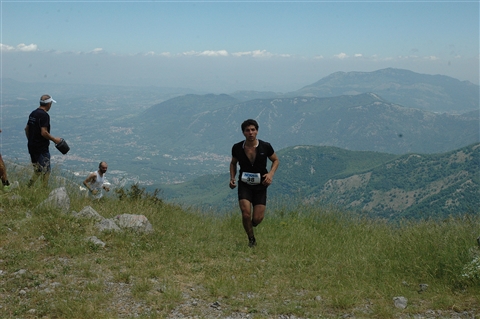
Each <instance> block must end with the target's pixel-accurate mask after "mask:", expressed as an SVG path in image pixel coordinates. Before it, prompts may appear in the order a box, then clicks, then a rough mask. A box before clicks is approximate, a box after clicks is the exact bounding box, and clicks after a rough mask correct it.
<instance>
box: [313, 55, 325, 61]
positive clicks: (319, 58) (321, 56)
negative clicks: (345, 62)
mask: <svg viewBox="0 0 480 319" xmlns="http://www.w3.org/2000/svg"><path fill="white" fill-rule="evenodd" d="M313 58H314V59H315V60H322V59H323V55H316V56H314V57H313Z"/></svg>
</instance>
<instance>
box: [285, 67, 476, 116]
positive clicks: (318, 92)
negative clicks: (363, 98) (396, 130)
mask: <svg viewBox="0 0 480 319" xmlns="http://www.w3.org/2000/svg"><path fill="white" fill-rule="evenodd" d="M479 88H480V87H479V86H478V85H475V84H473V83H471V82H468V81H460V80H457V79H454V78H451V77H448V76H445V75H428V74H420V73H415V72H412V71H409V70H403V69H394V68H387V69H381V70H377V71H373V72H335V73H333V74H330V75H329V76H326V77H324V78H322V79H321V80H319V81H317V82H315V83H313V84H311V85H307V86H305V87H303V88H301V89H299V90H297V91H294V92H290V93H287V94H285V95H286V96H290V97H292V96H314V97H332V96H339V95H355V94H362V93H375V94H378V95H379V96H381V97H382V98H383V99H385V100H387V101H389V102H392V103H396V104H400V105H403V106H406V107H412V108H417V109H421V110H425V111H431V112H447V113H457V114H459V113H464V112H468V111H472V110H478V108H479V92H480V90H479Z"/></svg>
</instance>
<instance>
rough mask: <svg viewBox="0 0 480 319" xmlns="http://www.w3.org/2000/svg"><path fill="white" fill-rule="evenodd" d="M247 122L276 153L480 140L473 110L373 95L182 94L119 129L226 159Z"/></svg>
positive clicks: (433, 148)
mask: <svg viewBox="0 0 480 319" xmlns="http://www.w3.org/2000/svg"><path fill="white" fill-rule="evenodd" d="M247 118H254V119H256V120H257V121H258V122H259V124H260V129H259V132H260V133H259V136H260V137H261V138H263V139H265V140H267V141H269V142H271V143H272V145H274V147H276V148H277V149H281V148H285V147H289V146H295V145H301V144H308V145H329V146H337V147H341V148H345V149H349V150H363V151H379V152H387V153H393V154H404V153H408V152H421V153H437V152H445V151H449V150H452V149H456V148H459V147H462V146H465V145H468V144H471V143H475V142H478V140H479V136H478V127H479V117H478V115H477V114H476V113H471V114H470V115H448V114H436V113H431V112H426V111H421V110H418V109H414V108H407V107H403V106H400V105H396V104H393V103H390V102H388V101H385V100H384V99H382V98H381V97H379V96H378V95H376V94H373V93H365V94H358V95H343V96H336V97H330V98H316V97H296V98H275V99H257V100H250V101H245V102H240V103H238V100H236V99H234V98H232V97H229V96H228V95H204V96H202V95H186V96H180V97H176V98H174V99H171V100H168V101H165V102H162V103H160V104H157V105H154V106H152V107H151V108H150V109H147V110H146V111H145V112H144V113H143V114H141V115H140V116H138V117H137V118H136V119H131V118H129V119H128V121H129V123H128V124H127V123H125V124H124V125H131V126H132V130H133V131H134V132H135V134H136V135H137V136H139V137H140V136H141V137H142V140H143V141H144V143H151V144H152V145H156V146H157V147H158V148H161V149H168V150H169V151H170V152H184V151H185V150H188V152H190V153H195V152H210V153H216V154H222V153H223V154H228V153H229V149H230V147H231V144H233V143H234V142H236V141H237V140H240V139H242V137H243V136H242V134H241V132H240V124H241V122H242V121H243V120H245V119H247ZM173 132H174V133H175V134H172V133H173ZM158 136H161V137H162V138H161V139H159V138H158ZM207 141H208V142H207Z"/></svg>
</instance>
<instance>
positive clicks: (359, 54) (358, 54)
mask: <svg viewBox="0 0 480 319" xmlns="http://www.w3.org/2000/svg"><path fill="white" fill-rule="evenodd" d="M353 56H354V57H356V58H361V57H363V54H361V53H356V54H354V55H353Z"/></svg>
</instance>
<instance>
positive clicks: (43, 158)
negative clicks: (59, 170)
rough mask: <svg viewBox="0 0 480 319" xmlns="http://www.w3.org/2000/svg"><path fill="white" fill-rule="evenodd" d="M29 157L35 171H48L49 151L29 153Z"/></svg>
mask: <svg viewBox="0 0 480 319" xmlns="http://www.w3.org/2000/svg"><path fill="white" fill-rule="evenodd" d="M30 159H31V161H32V164H33V166H34V168H35V172H38V173H47V172H50V170H51V168H50V152H48V151H47V152H43V153H34V154H32V153H30Z"/></svg>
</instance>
